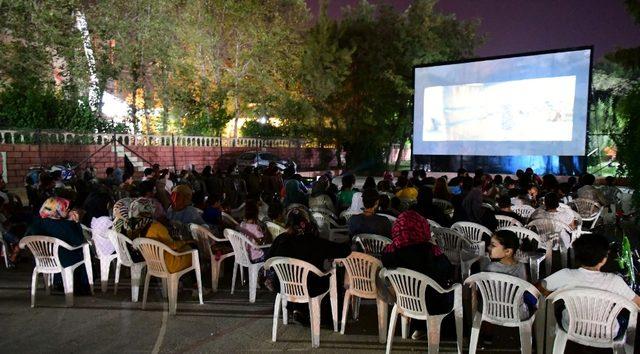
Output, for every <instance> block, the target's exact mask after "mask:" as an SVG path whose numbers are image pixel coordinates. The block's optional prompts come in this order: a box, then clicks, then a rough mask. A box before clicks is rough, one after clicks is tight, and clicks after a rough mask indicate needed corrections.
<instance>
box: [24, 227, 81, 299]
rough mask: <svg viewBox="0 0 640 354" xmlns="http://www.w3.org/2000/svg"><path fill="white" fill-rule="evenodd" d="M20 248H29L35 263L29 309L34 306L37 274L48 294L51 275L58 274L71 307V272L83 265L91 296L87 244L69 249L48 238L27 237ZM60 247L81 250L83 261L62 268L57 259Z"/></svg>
mask: <svg viewBox="0 0 640 354" xmlns="http://www.w3.org/2000/svg"><path fill="white" fill-rule="evenodd" d="M19 245H20V248H22V249H24V248H25V247H27V248H29V250H30V251H31V253H32V254H33V257H34V258H35V261H36V266H35V268H33V276H32V277H31V307H35V305H36V287H37V280H38V274H42V275H43V276H44V285H45V288H46V289H47V295H48V294H49V286H50V285H51V284H52V283H53V275H54V274H56V273H60V275H61V276H62V284H63V285H64V296H65V302H66V305H67V306H73V271H74V270H75V269H76V268H78V267H79V266H81V265H83V264H84V267H85V270H86V272H87V278H88V279H89V286H90V288H91V294H93V268H92V267H91V251H89V244H87V243H83V244H81V245H80V246H76V247H71V246H70V245H69V244H68V243H66V242H64V241H62V240H60V239H57V238H55V237H49V236H27V237H24V238H22V239H21V240H20V244H19ZM60 247H62V248H64V249H66V250H69V251H73V250H79V249H82V253H83V260H81V261H80V262H78V263H76V264H73V265H70V266H68V267H65V268H63V267H62V264H60V259H59V258H58V251H59V249H60Z"/></svg>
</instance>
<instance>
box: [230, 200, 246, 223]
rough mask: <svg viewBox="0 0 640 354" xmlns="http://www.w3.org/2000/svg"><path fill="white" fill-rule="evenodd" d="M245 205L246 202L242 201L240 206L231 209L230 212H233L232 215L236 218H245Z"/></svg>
mask: <svg viewBox="0 0 640 354" xmlns="http://www.w3.org/2000/svg"><path fill="white" fill-rule="evenodd" d="M244 205H245V203H242V204H240V206H239V207H237V208H235V209H231V210H229V214H231V216H232V217H233V218H234V219H236V220H241V219H243V218H244Z"/></svg>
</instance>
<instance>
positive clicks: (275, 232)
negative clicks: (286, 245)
mask: <svg viewBox="0 0 640 354" xmlns="http://www.w3.org/2000/svg"><path fill="white" fill-rule="evenodd" d="M265 224H267V229H269V233H270V234H271V237H273V239H274V240H275V239H276V237H278V236H280V235H281V234H283V233H285V232H287V229H286V228H284V227H282V226H280V225H278V224H276V223H275V222H271V221H267V222H266V223H265Z"/></svg>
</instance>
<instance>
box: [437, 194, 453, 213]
mask: <svg viewBox="0 0 640 354" xmlns="http://www.w3.org/2000/svg"><path fill="white" fill-rule="evenodd" d="M433 205H435V206H437V207H438V208H440V209H442V211H443V212H444V213H445V214H447V215H449V217H453V211H454V210H453V204H451V202H450V201H448V200H445V199H438V198H433Z"/></svg>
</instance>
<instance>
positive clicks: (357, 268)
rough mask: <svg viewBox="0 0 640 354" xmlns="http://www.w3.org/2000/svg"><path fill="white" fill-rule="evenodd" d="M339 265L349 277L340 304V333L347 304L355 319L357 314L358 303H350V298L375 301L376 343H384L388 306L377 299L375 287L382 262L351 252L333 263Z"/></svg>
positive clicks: (344, 319)
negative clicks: (376, 318)
mask: <svg viewBox="0 0 640 354" xmlns="http://www.w3.org/2000/svg"><path fill="white" fill-rule="evenodd" d="M339 263H340V264H342V265H344V267H345V269H346V271H347V275H348V277H349V288H348V289H347V290H346V292H345V293H344V301H343V302H342V303H343V305H342V327H341V330H340V333H341V334H344V330H345V327H346V324H347V313H348V312H349V304H350V303H351V304H352V307H353V308H352V311H353V312H354V315H355V317H357V313H358V312H359V309H358V306H359V304H360V302H359V301H353V302H352V301H350V300H351V298H352V297H353V298H354V299H355V298H358V299H373V300H376V305H377V307H378V341H379V342H380V343H384V342H385V340H386V334H387V313H388V306H387V303H386V302H385V301H384V300H383V299H380V298H378V288H377V287H376V278H377V277H378V272H379V271H380V269H381V268H382V262H380V260H378V259H377V258H375V257H372V256H370V255H368V254H364V253H360V252H351V254H350V255H349V256H348V257H346V258H342V259H336V260H335V261H334V264H339ZM353 304H355V306H353Z"/></svg>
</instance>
